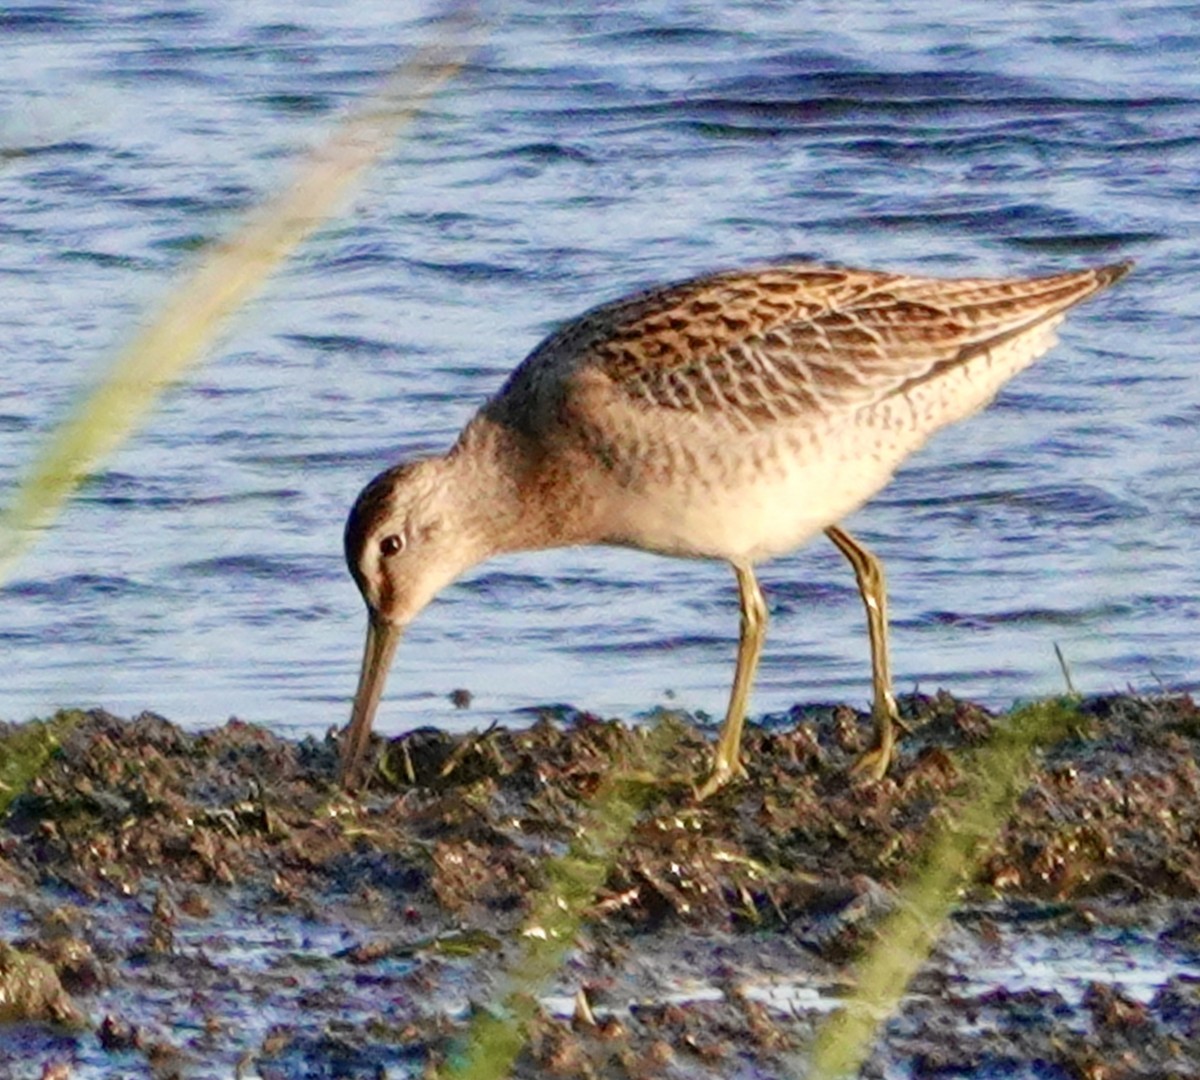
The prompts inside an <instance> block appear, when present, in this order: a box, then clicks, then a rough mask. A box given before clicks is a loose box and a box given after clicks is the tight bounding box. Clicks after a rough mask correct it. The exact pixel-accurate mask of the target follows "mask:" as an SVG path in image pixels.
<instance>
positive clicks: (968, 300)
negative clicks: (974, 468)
mask: <svg viewBox="0 0 1200 1080" xmlns="http://www.w3.org/2000/svg"><path fill="white" fill-rule="evenodd" d="M1130 265H1131V264H1130V263H1118V264H1115V265H1111V266H1102V267H1097V268H1094V269H1084V270H1076V271H1073V272H1070V273H1061V274H1055V275H1053V276H1049V277H1038V278H1007V279H1000V278H963V279H943V278H932V277H919V276H913V275H907V274H890V273H882V272H876V271H869V270H848V269H839V268H835V267H828V266H819V265H810V264H785V265H777V266H764V267H758V268H755V269H748V270H733V271H729V272H725V273H717V274H712V275H709V276H706V277H700V278H695V279H693V280H690V281H684V282H681V283H678V284H674V285H667V286H663V287H660V288H653V289H649V290H647V291H645V292H640V293H637V294H635V295H632V296H628V297H625V298H623V299H620V300H616V301H614V302H611V303H607V304H602V305H601V306H599V307H595V308H593V309H591V310H590V311H588V312H585V313H584V314H583V315H581V316H579V317H578V318H577V319H574V320H573V321H571V322H568V323H567V324H566V325H564V326H563V327H562V328H561V329H559V330H558V331H556V332H555V333H553V334H551V335H550V336H549V337H548V338H546V339H545V340H544V341H543V342H542V343H541V344H540V345H538V347H537V348H536V349H534V351H533V352H532V353H531V354H530V355H529V356H528V357H527V358H526V359H525V360H524V362H523V363H521V364H520V366H518V367H517V368H516V369H515V370H514V371H513V372H512V374H511V375H510V376H509V378H508V380H507V382H505V384H504V385H503V387H501V389H500V391H499V392H498V393H497V394H496V395H495V396H494V397H493V398H491V400H489V401H487V402H486V403H485V404H484V405H483V407H482V408H481V409H480V410H479V412H478V413H477V414H476V415H475V416H474V417H473V418H472V420H471V421H470V422H469V423H468V424H467V426H466V427H465V428H464V429H463V431H462V433H461V434H460V436H459V438H458V441H457V442H456V443H455V444H454V446H453V447H452V448H451V449H450V450H449V451H448V452H447V453H446V454H444V455H441V456H435V457H427V458H423V459H420V460H415V461H408V462H404V463H402V464H399V465H396V466H394V467H393V468H390V469H388V470H386V471H385V472H382V473H380V474H379V475H378V476H377V477H375V479H374V480H372V481H371V482H370V483H369V484H368V485H367V486H366V487H365V488H364V489H363V491H362V493H361V494H360V495H359V497H358V499H357V501H356V502H355V504H354V508H353V509H352V510H351V512H350V517H349V520H348V521H347V523H346V532H345V547H346V560H347V563H348V564H349V568H350V573H351V574H352V575H353V577H354V580H355V581H356V582H357V584H358V587H359V589H360V591H361V592H362V595H363V599H364V600H365V601H366V605H367V640H366V649H365V652H364V654H363V661H362V672H361V675H360V677H359V683H358V689H357V692H356V694H355V698H354V706H353V711H352V713H351V718H350V722H349V725H348V727H347V730H346V733H345V736H344V740H343V747H342V752H341V770H340V779H341V781H342V783H343V784H345V785H348V786H352V785H353V784H355V783H356V782H357V781H358V779H359V772H360V771H361V768H362V764H363V761H364V758H365V756H366V750H367V746H368V742H369V738H370V732H371V725H372V722H373V720H374V716H375V712H376V709H377V707H378V704H379V699H380V696H381V694H382V692H383V687H384V682H385V680H386V678H387V674H388V670H389V668H390V666H391V662H392V657H393V655H394V653H395V649H396V645H397V643H398V642H399V640H400V637H401V635H402V633H403V631H404V628H405V627H406V626H407V625H408V624H409V623H410V622H411V621H412V620H413V619H414V618H415V617H416V615H417V614H418V613H419V612H420V611H421V610H422V609H423V608H424V607H425V606H426V605H427V604H428V603H429V602H430V601H431V600H432V599H433V598H434V596H436V595H437V593H438V592H439V591H440V590H441V589H443V588H445V587H446V586H447V585H448V584H450V582H452V581H454V580H455V579H456V578H457V577H459V575H461V574H462V573H464V572H465V571H467V570H468V569H470V568H471V567H473V566H475V565H477V564H478V563H481V562H483V561H484V560H485V559H488V558H489V557H491V556H493V555H498V554H500V553H502V552H512V551H529V550H537V549H545V548H552V547H560V546H567V545H575V544H612V545H621V546H626V547H634V548H641V549H643V550H646V551H653V552H658V553H661V554H663V555H674V556H681V557H685V558H704V559H721V560H724V561H726V562H728V563H729V564H731V565H732V567H733V570H734V573H735V574H736V576H737V583H738V591H739V597H740V602H741V633H740V638H739V642H738V650H737V666H736V668H735V670H734V677H733V687H732V691H731V693H730V697H729V708H728V710H727V712H726V715H725V722H724V724H723V726H722V728H721V732H720V735H719V737H718V740H717V744H716V749H715V755H714V760H713V766H712V771H711V772H710V774H709V775H708V777H707V779H706V780H705V781H704V782H703V783H702V784H701V785H700V786H699V788H698V790H697V794H698V795H699V796H700V797H705V796H707V795H710V794H711V793H713V792H714V791H716V790H717V789H718V788H720V787H721V786H722V785H723V784H725V783H727V782H728V781H729V780H731V779H733V778H734V777H737V776H744V775H745V769H744V766H743V765H742V762H741V757H740V747H741V733H742V725H743V722H744V720H745V716H746V709H747V704H748V701H749V698H750V689H751V685H752V683H753V681H754V673H755V669H756V667H757V665H758V659H759V654H760V652H761V650H762V645H763V638H764V634H765V631H766V624H767V606H766V603H765V601H764V600H763V594H762V591H761V590H760V589H759V586H758V582H757V580H756V578H755V572H754V568H755V566H756V565H757V564H758V563H759V562H761V561H763V560H765V559H769V558H771V557H773V556H777V555H780V554H783V553H785V552H787V551H791V550H792V549H794V548H796V547H797V546H799V545H800V544H802V543H803V542H804V541H806V540H808V539H810V538H811V537H813V536H815V535H816V534H817V533H819V532H824V533H825V534H826V535H827V536H828V537H829V539H830V540H832V541H833V543H834V544H835V545H836V546H837V547H838V549H839V550H840V551H841V552H842V553H843V554H844V555H845V556H846V558H847V559H848V560H849V561H850V564H851V566H852V567H853V568H854V574H855V578H856V581H857V585H858V590H859V593H860V594H861V596H862V601H863V604H864V606H865V608H866V617H867V628H868V636H869V640H870V649H871V669H872V687H873V701H872V714H873V718H874V737H873V742H872V744H871V746H870V748H869V749H868V750H867V751H866V752H865V753H864V754H863V755H862V756H861V757H860V758H859V759H858V761H857V762H856V764H855V766H854V769H855V771H856V772H857V773H859V774H861V775H863V776H864V777H866V778H879V777H882V776H883V775H884V773H885V772H886V770H887V768H888V765H889V763H890V762H891V759H892V754H893V747H894V743H895V727H896V724H897V722H898V714H897V709H896V700H895V698H894V696H893V694H892V685H891V672H890V667H889V663H888V642H887V597H886V590H885V583H884V574H883V567H882V565H881V564H880V562H879V560H878V559H877V558H876V557H875V556H874V555H873V554H872V553H871V552H870V551H869V550H868V549H867V548H866V547H864V546H863V545H862V544H861V543H859V542H858V541H857V540H856V539H854V537H853V536H851V535H850V534H849V533H848V532H846V531H845V529H843V528H842V527H841V526H840V525H839V524H838V522H839V521H840V520H841V519H842V518H843V517H845V516H846V515H847V514H849V513H850V512H851V511H853V510H856V509H857V508H858V507H860V506H861V505H862V504H863V503H864V502H866V501H867V500H868V499H869V498H870V497H871V496H872V495H874V494H875V493H876V492H878V491H879V490H880V489H881V488H882V487H883V486H884V485H885V484H886V483H887V482H888V480H889V479H890V478H891V476H892V474H893V472H894V471H895V469H896V468H897V466H899V465H900V463H901V462H902V461H903V460H904V459H905V458H906V457H907V456H908V455H909V454H911V453H912V452H913V451H914V450H916V449H917V448H918V447H919V446H921V445H922V444H923V443H924V442H925V441H926V440H927V439H928V438H929V437H930V435H932V434H933V433H934V432H935V431H937V430H938V429H939V428H942V427H945V426H946V425H947V424H951V423H953V422H954V421H956V420H962V419H964V418H966V417H968V416H970V415H971V414H972V413H975V412H977V411H978V410H979V409H981V408H983V407H984V405H986V404H987V403H988V402H989V401H991V399H992V398H993V397H994V396H995V394H996V393H997V391H998V390H999V389H1000V387H1001V386H1002V385H1003V384H1004V383H1005V382H1007V381H1008V380H1009V379H1010V378H1012V377H1013V376H1014V375H1016V374H1017V372H1019V371H1021V370H1022V369H1023V368H1025V367H1027V366H1028V365H1029V364H1031V363H1032V362H1033V361H1034V360H1035V359H1036V358H1037V357H1038V356H1040V355H1041V354H1042V353H1044V352H1045V351H1046V350H1047V349H1049V348H1050V346H1051V345H1053V344H1054V341H1055V336H1054V331H1055V328H1056V327H1057V326H1058V324H1059V323H1060V322H1061V321H1062V319H1063V317H1064V315H1065V314H1066V312H1067V310H1068V309H1069V308H1071V307H1073V306H1074V305H1075V304H1078V303H1079V302H1080V301H1082V300H1084V299H1086V298H1087V297H1089V296H1091V295H1092V294H1093V293H1095V292H1097V291H1099V290H1100V289H1103V288H1105V287H1106V286H1108V285H1111V284H1112V283H1113V282H1115V281H1117V280H1118V279H1119V278H1121V277H1122V276H1124V275H1125V274H1126V273H1127V272H1128V270H1129V268H1130Z"/></svg>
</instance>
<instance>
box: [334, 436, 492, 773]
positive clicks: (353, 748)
mask: <svg viewBox="0 0 1200 1080" xmlns="http://www.w3.org/2000/svg"><path fill="white" fill-rule="evenodd" d="M445 473H446V459H444V458H428V459H424V460H420V461H413V462H408V463H406V464H403V465H398V466H396V467H395V468H392V469H388V470H387V471H386V472H383V473H380V475H379V476H377V477H375V479H374V480H372V481H371V482H370V483H369V484H368V485H367V486H366V487H365V488H364V489H363V490H362V493H361V494H360V495H359V496H358V499H357V500H356V501H355V503H354V508H353V509H352V510H351V511H350V517H349V519H348V520H347V521H346V532H345V547H346V563H347V565H348V566H349V568H350V574H351V575H352V576H353V578H354V580H355V582H356V583H357V585H358V588H359V591H360V592H361V593H362V597H363V600H365V601H366V605H367V642H366V648H365V650H364V652H363V661H362V671H361V674H360V676H359V682H358V690H357V692H356V694H355V697H354V709H353V712H352V714H351V717H350V725H349V727H348V729H347V732H346V738H345V743H344V746H343V749H342V761H341V770H340V776H341V782H342V783H343V784H344V785H350V784H353V783H354V782H355V781H356V780H357V778H358V772H359V769H360V768H361V765H362V761H363V758H364V756H365V753H366V748H367V742H368V740H369V737H370V734H371V725H372V723H373V722H374V718H375V710H376V708H377V707H378V705H379V699H380V697H381V696H382V694H383V687H384V683H385V682H386V680H387V674H388V669H389V667H390V666H391V661H392V656H393V655H394V654H395V651H396V646H397V645H398V644H399V642H400V638H401V636H402V635H403V633H404V628H405V627H406V626H407V625H408V624H409V623H410V622H411V621H412V620H413V619H414V618H415V617H416V616H417V614H418V613H419V612H420V611H421V609H422V608H424V607H425V605H426V604H428V603H429V602H430V601H431V600H432V599H433V598H434V597H435V596H436V595H437V594H438V593H439V592H440V591H441V590H442V589H443V588H445V587H446V586H447V585H448V584H450V582H451V581H453V580H454V579H455V578H456V577H458V575H459V574H461V573H462V572H463V571H464V570H465V569H467V567H469V566H470V565H472V564H473V563H474V562H476V561H477V558H476V557H475V555H474V554H473V552H472V550H471V548H472V545H471V544H470V537H469V534H468V532H465V531H464V530H463V529H462V528H461V525H462V521H461V516H462V515H461V514H460V513H457V512H456V510H455V505H454V503H453V501H452V500H453V496H454V494H455V487H454V484H452V483H451V482H450V478H449V477H447V476H446V475H445Z"/></svg>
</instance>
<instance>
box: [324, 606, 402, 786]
mask: <svg viewBox="0 0 1200 1080" xmlns="http://www.w3.org/2000/svg"><path fill="white" fill-rule="evenodd" d="M403 633H404V630H403V627H400V626H397V625H395V623H390V622H388V621H387V620H386V619H383V618H381V617H380V616H379V615H378V614H377V613H376V612H375V611H374V610H373V609H372V610H369V611H368V614H367V644H366V648H364V649H363V659H362V671H361V672H360V673H359V676H358V690H357V691H355V694H354V709H353V711H352V712H351V713H350V723H349V724H348V725H347V727H346V735H345V739H344V741H343V744H342V760H341V767H340V769H339V774H338V781H339V783H341V785H342V786H343V787H350V786H352V785H353V784H355V783H356V782H357V780H358V774H359V771H360V770H361V768H362V762H363V758H364V757H365V756H366V752H367V742H368V740H369V739H370V738H371V724H372V723H373V722H374V720H375V710H376V708H378V706H379V699H380V697H382V695H383V686H384V683H386V682H387V676H388V669H389V668H390V667H391V666H392V657H393V656H394V655H395V654H396V646H397V645H398V644H400V638H401V637H402V636H403Z"/></svg>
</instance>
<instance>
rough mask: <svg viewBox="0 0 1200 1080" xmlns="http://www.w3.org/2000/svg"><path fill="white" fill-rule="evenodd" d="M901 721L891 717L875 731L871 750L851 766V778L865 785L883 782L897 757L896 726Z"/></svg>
mask: <svg viewBox="0 0 1200 1080" xmlns="http://www.w3.org/2000/svg"><path fill="white" fill-rule="evenodd" d="M898 725H899V720H898V719H897V718H895V717H889V718H888V722H885V723H883V724H880V725H879V726H878V727H877V728H876V731H875V739H874V741H873V743H872V745H871V747H870V749H868V750H866V751H864V752H863V753H862V754H860V755H859V756H858V758H857V759H856V760H855V762H854V764H853V765H851V766H850V776H851V777H852V778H853V779H855V780H858V781H861V782H863V783H871V782H873V781H876V780H882V779H883V778H884V777H885V776H886V775H887V771H888V768H889V767H890V766H891V764H892V759H893V758H894V757H895V756H896V730H895V729H896V726H898Z"/></svg>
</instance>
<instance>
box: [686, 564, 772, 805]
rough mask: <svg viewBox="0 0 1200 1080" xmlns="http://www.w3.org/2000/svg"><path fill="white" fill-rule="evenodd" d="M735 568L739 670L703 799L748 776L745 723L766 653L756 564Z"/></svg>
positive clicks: (763, 606)
mask: <svg viewBox="0 0 1200 1080" xmlns="http://www.w3.org/2000/svg"><path fill="white" fill-rule="evenodd" d="M733 569H734V573H736V574H737V580H738V599H739V601H740V602H741V606H742V629H741V636H740V637H739V638H738V654H737V670H736V671H735V672H734V673H733V690H732V691H731V692H730V694H729V711H728V712H727V713H726V714H725V723H724V724H722V725H721V734H720V737H719V738H718V739H717V752H716V756H715V759H714V761H713V770H712V772H711V773H710V774H709V777H708V779H707V780H705V781H704V783H703V784H702V785H701V786H700V788H699V789H698V790H697V792H696V797H697V798H699V799H707V798H708V797H709V796H710V795H711V794H712V793H713V792H714V791H716V790H718V789H719V788H721V787H724V786H725V785H726V784H727V783H729V781H730V780H732V779H733V778H734V777H735V776H745V775H746V769H745V767H744V766H743V765H742V759H741V748H742V724H743V723H744V722H745V719H746V706H747V705H748V704H749V702H750V688H751V687H752V686H753V685H754V672H755V671H756V670H757V669H758V658H759V656H760V655H762V646H763V638H765V637H766V633H767V604H766V601H764V600H763V594H762V590H761V589H760V588H759V587H758V581H757V580H756V578H755V577H754V569H753V567H750V566H739V565H738V564H737V563H734V564H733Z"/></svg>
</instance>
